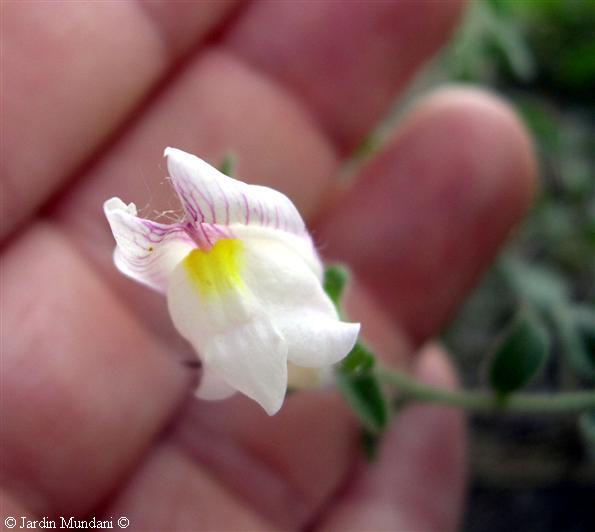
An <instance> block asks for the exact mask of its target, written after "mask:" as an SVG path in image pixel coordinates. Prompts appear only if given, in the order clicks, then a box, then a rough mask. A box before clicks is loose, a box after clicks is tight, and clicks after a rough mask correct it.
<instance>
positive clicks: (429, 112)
mask: <svg viewBox="0 0 595 532" xmlns="http://www.w3.org/2000/svg"><path fill="white" fill-rule="evenodd" d="M426 118H427V119H428V120H429V121H432V122H435V121H441V122H442V124H443V127H447V128H452V129H453V130H454V131H456V132H458V136H457V137H456V138H455V137H453V140H454V141H455V142H458V143H465V144H466V145H467V147H468V149H469V150H471V151H475V152H476V153H477V155H478V157H477V159H478V160H480V161H481V164H482V165H483V167H484V168H486V169H490V170H491V171H484V172H478V173H477V174H478V175H480V176H483V177H484V180H488V181H491V182H492V184H495V185H499V186H500V187H502V188H504V189H505V191H506V193H505V194H504V198H505V199H506V200H507V201H508V202H513V203H514V204H515V205H516V206H517V208H518V212H517V216H518V217H519V218H520V217H521V216H522V215H523V214H524V213H525V211H526V210H527V209H528V207H529V205H530V204H531V201H532V198H533V196H534V194H535V191H536V188H537V184H538V182H537V162H536V156H535V147H534V144H533V140H532V138H531V135H530V133H529V131H528V130H527V128H526V126H525V124H524V123H523V121H522V119H521V118H520V116H519V114H518V113H517V112H516V111H515V109H514V107H513V105H512V104H511V103H510V102H508V101H506V100H505V99H503V98H502V97H501V96H499V95H497V94H495V93H493V92H490V91H487V90H485V89H483V88H478V87H474V86H467V85H462V84H461V85H455V84H453V85H450V86H447V87H442V88H440V89H437V90H435V91H434V92H432V93H431V94H430V95H428V97H427V98H426V100H425V101H424V102H423V103H422V104H421V105H420V106H419V107H418V108H417V109H416V110H415V111H414V112H413V113H412V115H411V117H410V119H411V122H413V123H415V122H417V121H423V120H425V119H426Z"/></svg>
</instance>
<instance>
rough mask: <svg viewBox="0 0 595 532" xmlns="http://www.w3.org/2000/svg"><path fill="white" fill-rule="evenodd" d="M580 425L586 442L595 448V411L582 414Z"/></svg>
mask: <svg viewBox="0 0 595 532" xmlns="http://www.w3.org/2000/svg"><path fill="white" fill-rule="evenodd" d="M578 426H579V430H580V433H581V436H582V438H583V441H584V442H585V444H586V445H587V446H588V447H590V448H592V449H594V450H595V411H591V412H584V413H583V414H581V416H580V417H579V420H578Z"/></svg>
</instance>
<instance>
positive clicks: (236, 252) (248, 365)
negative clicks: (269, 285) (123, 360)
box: [167, 239, 287, 414]
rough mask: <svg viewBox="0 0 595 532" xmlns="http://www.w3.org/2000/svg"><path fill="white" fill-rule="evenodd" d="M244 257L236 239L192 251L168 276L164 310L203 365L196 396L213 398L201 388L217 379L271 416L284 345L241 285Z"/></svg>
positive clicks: (278, 397) (279, 389)
mask: <svg viewBox="0 0 595 532" xmlns="http://www.w3.org/2000/svg"><path fill="white" fill-rule="evenodd" d="M244 255H245V248H244V244H243V242H242V241H240V240H237V239H221V240H219V241H217V242H216V243H215V245H214V246H213V247H212V248H211V249H210V250H208V251H205V250H201V249H195V250H193V251H192V252H191V253H190V254H189V255H188V256H187V257H186V258H185V259H184V260H183V261H182V262H181V263H180V264H179V265H178V266H177V267H176V268H175V269H174V271H173V273H172V275H171V277H170V283H169V287H168V293H167V301H168V307H169V311H170V315H171V317H172V320H173V322H174V325H175V326H176V328H177V330H178V331H179V332H180V334H181V335H182V336H184V337H185V338H186V339H187V340H188V341H190V342H191V343H192V345H193V346H194V348H195V349H196V351H197V353H198V354H199V356H200V358H201V360H202V362H203V366H204V370H205V376H206V380H205V382H204V383H202V384H201V385H200V386H201V387H200V388H199V390H198V392H197V393H198V394H199V395H200V396H204V397H207V398H215V397H212V396H211V392H210V390H208V389H207V390H205V391H204V393H203V391H202V386H207V387H208V386H210V382H211V381H212V380H213V379H214V378H216V379H219V380H222V381H224V382H225V383H226V384H227V385H228V386H230V387H232V388H234V389H236V390H238V391H240V392H242V393H244V394H246V395H247V396H249V397H251V398H252V399H254V400H255V401H257V402H258V403H260V404H261V405H262V406H263V408H264V409H265V410H266V411H267V413H269V414H273V413H275V412H276V411H277V410H278V409H279V408H280V407H281V404H282V402H283V398H284V397H285V391H286V389H287V345H286V343H285V341H284V340H283V338H282V336H281V335H280V334H279V332H278V331H277V329H276V328H275V326H274V324H273V322H272V320H271V319H270V317H269V316H268V315H267V314H266V313H265V312H264V311H263V309H262V307H261V305H260V304H259V301H258V300H257V298H256V297H255V295H254V294H252V292H251V291H250V290H249V288H248V287H247V286H246V285H245V283H244V279H243V272H244V259H245V257H244ZM209 396H211V397H209Z"/></svg>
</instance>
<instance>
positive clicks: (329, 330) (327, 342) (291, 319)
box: [275, 307, 360, 368]
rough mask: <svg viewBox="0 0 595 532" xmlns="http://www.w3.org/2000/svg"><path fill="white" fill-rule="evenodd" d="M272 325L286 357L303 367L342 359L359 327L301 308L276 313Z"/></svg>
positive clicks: (352, 344) (351, 344) (351, 346)
mask: <svg viewBox="0 0 595 532" xmlns="http://www.w3.org/2000/svg"><path fill="white" fill-rule="evenodd" d="M275 326H276V327H277V328H278V329H279V330H280V331H281V334H282V335H283V338H284V339H285V341H286V342H287V345H288V347H289V349H288V353H287V357H288V359H289V360H291V362H293V363H294V364H296V365H297V366H303V367H307V368H318V367H321V366H326V365H331V364H336V363H337V362H339V361H340V360H342V359H343V358H345V356H347V355H348V354H349V352H350V351H351V350H352V349H353V346H354V345H355V342H356V340H357V336H358V334H359V330H360V324H359V323H346V322H342V321H339V320H338V319H337V318H329V317H328V316H326V315H324V314H322V313H320V312H316V311H309V310H307V309H305V308H303V307H302V308H299V309H295V310H293V311H291V310H286V311H285V312H283V313H281V314H279V315H278V316H277V317H276V318H275Z"/></svg>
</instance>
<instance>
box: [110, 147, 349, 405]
mask: <svg viewBox="0 0 595 532" xmlns="http://www.w3.org/2000/svg"><path fill="white" fill-rule="evenodd" d="M165 156H166V157H167V165H168V170H169V174H170V178H171V181H172V183H173V186H174V188H175V190H176V192H177V193H178V195H179V197H180V200H181V202H182V206H183V208H184V213H185V215H184V219H183V220H182V221H180V222H179V223H175V224H171V225H166V224H162V223H158V222H154V221H151V220H146V219H142V218H139V217H137V215H136V207H135V205H134V204H133V203H130V204H129V205H125V204H124V202H122V200H120V199H119V198H112V199H110V200H108V201H106V202H105V204H104V211H105V215H106V216H107V219H108V221H109V224H110V226H111V229H112V232H113V234H114V237H115V239H116V243H117V246H116V250H115V252H114V261H115V264H116V266H117V267H118V269H119V270H120V271H121V272H122V273H124V274H126V275H128V276H130V277H132V278H133V279H135V280H136V281H139V282H141V283H144V284H146V285H148V286H150V287H151V288H154V289H156V290H158V291H160V292H163V293H166V294H167V304H168V308H169V312H170V315H171V318H172V320H173V323H174V325H175V327H176V328H177V330H178V331H179V332H180V334H181V335H182V336H184V337H185V338H186V339H187V340H188V341H189V342H190V343H191V344H192V345H193V346H194V348H195V350H196V351H197V353H198V355H199V357H200V359H201V361H202V366H203V376H202V379H201V381H200V384H199V387H198V389H197V392H196V394H197V396H198V397H200V398H203V399H223V398H226V397H229V396H230V395H232V394H233V393H234V392H235V391H240V392H242V393H244V394H246V395H247V396H248V397H251V398H252V399H254V400H255V401H257V402H258V403H260V404H261V405H262V407H263V408H264V409H265V410H266V411H267V413H268V414H269V415H272V414H274V413H275V412H277V411H278V410H279V408H280V407H281V404H282V403H283V398H284V397H285V392H286V389H287V380H288V377H287V372H288V370H287V367H288V362H289V363H290V364H291V365H294V366H301V367H303V368H323V367H326V366H330V365H331V364H334V363H336V362H338V361H339V360H341V359H342V358H344V357H345V356H346V355H347V354H348V353H349V351H350V350H351V348H352V347H353V345H354V343H355V341H356V338H357V335H358V333H359V324H356V323H344V322H341V321H339V319H338V316H337V313H336V311H335V308H334V306H333V304H332V302H331V301H330V299H329V298H328V296H327V295H326V294H325V292H324V290H323V288H322V283H321V280H322V273H323V271H322V264H321V262H320V259H319V258H318V255H317V253H316V250H315V249H314V246H313V244H312V241H311V239H310V236H309V234H308V232H307V231H306V228H305V225H304V222H303V220H302V218H301V217H300V215H299V213H298V211H297V209H296V208H295V206H294V205H293V203H292V202H291V201H290V200H289V199H288V198H287V197H286V196H284V195H283V194H281V193H280V192H277V191H275V190H272V189H270V188H267V187H262V186H256V185H247V184H246V183H242V182H241V181H237V180H235V179H232V178H230V177H227V176H225V175H223V174H222V173H221V172H219V171H218V170H216V169H215V168H213V167H212V166H210V165H209V164H207V163H206V162H204V161H202V160H201V159H199V158H198V157H195V156H194V155H190V154H188V153H185V152H183V151H180V150H177V149H173V148H167V149H166V150H165Z"/></svg>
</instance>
